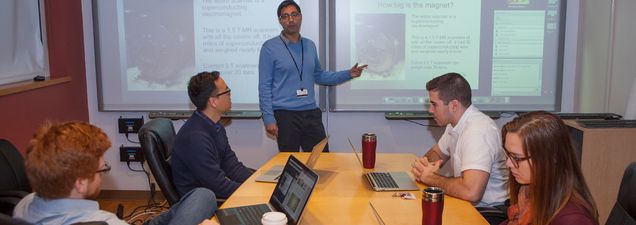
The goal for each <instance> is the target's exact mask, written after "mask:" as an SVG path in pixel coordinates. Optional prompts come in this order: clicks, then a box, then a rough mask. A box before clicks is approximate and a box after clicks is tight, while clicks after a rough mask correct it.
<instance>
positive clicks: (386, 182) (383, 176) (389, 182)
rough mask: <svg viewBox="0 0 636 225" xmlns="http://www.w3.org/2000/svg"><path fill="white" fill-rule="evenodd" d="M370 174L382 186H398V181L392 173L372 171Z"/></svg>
mask: <svg viewBox="0 0 636 225" xmlns="http://www.w3.org/2000/svg"><path fill="white" fill-rule="evenodd" d="M369 176H371V177H372V179H373V180H374V181H375V183H376V184H377V185H378V187H380V188H398V185H397V183H395V181H394V180H393V177H391V174H389V173H378V172H371V173H369Z"/></svg>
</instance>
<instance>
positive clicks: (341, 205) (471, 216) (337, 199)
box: [221, 152, 488, 225]
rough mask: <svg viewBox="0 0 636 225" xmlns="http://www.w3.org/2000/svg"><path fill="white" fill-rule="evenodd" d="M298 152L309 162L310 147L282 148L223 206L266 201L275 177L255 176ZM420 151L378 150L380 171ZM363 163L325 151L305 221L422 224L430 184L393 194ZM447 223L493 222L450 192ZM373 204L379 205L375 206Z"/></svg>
mask: <svg viewBox="0 0 636 225" xmlns="http://www.w3.org/2000/svg"><path fill="white" fill-rule="evenodd" d="M290 155H294V156H295V157H297V158H298V159H299V160H300V161H301V162H305V161H306V160H307V158H308V157H309V153H302V152H300V153H298V152H295V153H278V154H277V155H275V156H274V157H273V158H272V159H271V160H269V161H268V162H267V163H265V164H264V165H263V166H261V168H259V169H258V170H257V171H256V172H255V173H254V174H253V175H252V176H251V177H250V178H249V179H248V180H247V181H245V182H244V183H243V184H242V185H241V186H240V187H239V188H238V189H237V190H236V192H234V194H232V196H231V197H230V198H228V199H227V201H226V202H225V203H223V205H222V206H221V208H231V207H236V206H244V205H252V204H260V203H266V202H268V201H269V198H270V196H271V194H272V192H273V190H274V187H275V186H276V184H275V183H262V182H256V181H255V179H256V177H258V176H260V175H261V174H263V173H265V172H266V171H267V170H268V169H270V168H271V167H272V166H276V165H281V166H282V165H284V164H285V162H287V158H289V156H290ZM416 157H417V156H416V155H414V154H401V153H400V154H393V153H391V154H388V153H387V154H384V153H379V154H377V155H376V163H375V168H374V169H372V170H375V171H408V173H409V175H410V176H411V177H413V175H412V174H411V172H410V169H411V163H412V162H413V161H414V160H415V158H416ZM372 170H368V169H367V170H365V169H363V168H362V166H361V165H360V163H359V162H358V160H357V159H356V156H355V155H354V154H353V153H322V154H321V156H320V158H319V159H318V163H316V165H315V167H314V171H315V172H316V173H317V174H318V175H319V177H320V178H319V180H318V184H317V185H316V187H315V189H314V192H313V194H312V196H311V198H310V199H309V202H308V203H307V207H306V208H305V211H304V214H303V217H302V219H301V222H300V224H381V222H380V220H381V221H382V222H383V223H384V224H387V225H392V224H400V225H408V224H421V222H422V211H421V201H422V198H421V197H422V194H421V190H422V189H424V188H425V187H426V186H425V185H423V184H421V183H419V182H418V186H419V187H420V191H408V192H410V193H412V194H414V195H415V196H416V199H414V200H407V199H402V198H401V197H394V196H393V194H394V193H396V192H375V191H373V190H372V189H371V187H370V186H369V184H368V183H367V181H366V178H365V177H364V176H363V174H364V172H365V171H372ZM444 201H445V203H444V212H443V215H442V221H443V224H488V223H487V222H486V220H485V219H484V218H483V217H482V216H481V215H480V214H479V212H477V210H476V209H475V208H474V207H473V206H472V205H471V204H470V202H468V201H464V200H461V199H457V198H454V197H450V196H448V195H447V196H445V199H444ZM371 205H372V206H373V207H374V208H375V211H377V214H376V213H375V212H374V209H372V207H371Z"/></svg>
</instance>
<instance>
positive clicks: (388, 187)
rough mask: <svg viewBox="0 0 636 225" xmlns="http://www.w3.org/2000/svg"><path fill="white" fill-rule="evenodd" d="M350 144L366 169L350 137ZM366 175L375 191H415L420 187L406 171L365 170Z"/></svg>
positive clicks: (359, 161)
mask: <svg viewBox="0 0 636 225" xmlns="http://www.w3.org/2000/svg"><path fill="white" fill-rule="evenodd" d="M349 145H351V149H352V150H353V154H354V155H356V158H357V159H358V163H359V164H360V167H362V169H364V166H362V160H360V156H358V152H357V151H356V148H355V147H354V146H353V143H351V139H349ZM364 177H366V178H367V181H369V185H371V188H373V190H374V191H415V190H419V189H420V188H419V187H417V184H415V182H414V181H413V180H412V179H411V177H410V176H409V174H407V173H406V172H400V171H395V172H393V171H391V172H381V171H373V172H365V173H364Z"/></svg>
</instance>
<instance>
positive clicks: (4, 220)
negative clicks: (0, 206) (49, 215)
mask: <svg viewBox="0 0 636 225" xmlns="http://www.w3.org/2000/svg"><path fill="white" fill-rule="evenodd" d="M0 224H3V225H31V223H28V222H26V221H24V220H21V219H16V218H13V217H11V216H8V215H5V214H0Z"/></svg>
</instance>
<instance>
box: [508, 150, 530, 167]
mask: <svg viewBox="0 0 636 225" xmlns="http://www.w3.org/2000/svg"><path fill="white" fill-rule="evenodd" d="M504 151H505V152H506V156H508V158H509V159H510V161H511V162H512V165H513V166H515V168H519V162H523V161H526V160H528V159H530V156H526V157H517V156H515V155H513V154H512V153H510V152H508V151H507V150H504Z"/></svg>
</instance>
